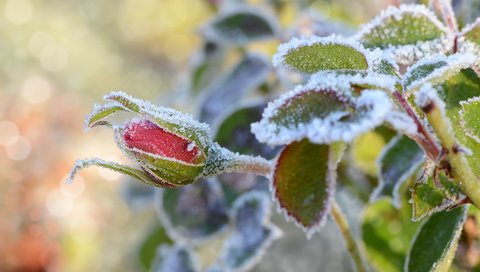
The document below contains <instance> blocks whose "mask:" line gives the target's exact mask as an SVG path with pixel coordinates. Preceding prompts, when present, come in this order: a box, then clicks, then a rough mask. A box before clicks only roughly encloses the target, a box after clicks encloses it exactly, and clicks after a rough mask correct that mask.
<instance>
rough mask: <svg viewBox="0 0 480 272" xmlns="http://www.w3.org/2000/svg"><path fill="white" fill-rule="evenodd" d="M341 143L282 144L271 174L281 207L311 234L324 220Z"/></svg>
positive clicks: (334, 180)
mask: <svg viewBox="0 0 480 272" xmlns="http://www.w3.org/2000/svg"><path fill="white" fill-rule="evenodd" d="M343 147H344V146H343V144H341V143H337V144H334V145H331V146H329V145H316V144H312V143H310V142H308V141H307V140H303V141H301V142H294V143H291V144H289V145H288V146H287V147H285V148H284V149H283V150H282V152H281V153H280V155H279V157H278V159H277V164H276V166H275V172H274V174H273V193H274V197H275V199H276V201H277V203H278V206H279V208H280V210H281V211H282V212H283V213H284V215H285V216H286V217H287V219H289V220H293V221H294V222H295V223H296V224H297V225H298V226H299V227H300V228H302V229H303V230H304V231H305V232H306V234H307V237H308V238H310V237H311V236H312V235H313V234H314V233H315V232H316V231H317V230H318V229H319V228H320V227H322V225H323V224H324V223H325V221H326V219H327V216H328V214H329V212H330V208H331V204H332V203H331V202H332V199H333V192H334V190H335V183H336V167H337V163H338V161H339V159H340V157H341V154H342V153H343Z"/></svg>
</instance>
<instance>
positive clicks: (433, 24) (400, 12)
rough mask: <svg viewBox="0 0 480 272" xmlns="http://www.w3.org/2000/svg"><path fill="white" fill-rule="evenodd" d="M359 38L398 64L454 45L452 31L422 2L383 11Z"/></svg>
mask: <svg viewBox="0 0 480 272" xmlns="http://www.w3.org/2000/svg"><path fill="white" fill-rule="evenodd" d="M356 38H357V39H358V40H359V41H361V42H362V43H363V44H364V45H365V47H367V48H381V49H383V50H384V51H385V52H386V53H387V54H390V55H391V56H392V57H393V58H394V59H395V60H396V61H397V62H398V63H401V64H405V65H410V64H412V63H414V62H415V61H417V60H419V59H421V58H425V57H429V56H433V55H436V54H439V53H440V54H441V53H445V52H447V51H448V50H450V49H451V48H452V46H453V39H454V37H453V34H451V33H450V32H449V30H448V29H447V27H446V26H445V25H443V24H442V23H441V22H440V21H439V20H438V18H437V17H436V16H435V14H433V12H432V11H430V10H429V9H427V8H426V7H425V6H423V5H401V6H400V7H393V6H392V7H389V8H387V9H386V10H384V11H382V13H381V14H380V15H378V16H377V17H375V18H374V19H373V20H372V21H370V22H369V23H368V24H366V25H364V26H363V27H362V29H361V30H360V31H359V33H358V34H357V36H356Z"/></svg>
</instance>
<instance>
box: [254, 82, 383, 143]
mask: <svg viewBox="0 0 480 272" xmlns="http://www.w3.org/2000/svg"><path fill="white" fill-rule="evenodd" d="M322 84H323V83H320V82H316V81H313V82H310V83H309V84H307V85H305V86H298V87H297V88H295V90H293V91H290V92H288V93H286V94H284V95H282V96H281V97H280V98H278V99H276V100H274V101H272V102H270V103H269V104H268V106H267V108H266V109H265V111H264V112H263V115H262V119H261V120H260V121H259V122H256V123H253V124H252V126H251V129H252V132H253V133H254V134H255V136H256V137H257V139H258V140H259V141H260V142H262V143H267V144H269V145H284V144H289V143H291V142H294V141H300V140H302V139H305V138H306V139H308V140H309V141H310V142H312V143H317V144H323V143H332V142H336V141H343V142H350V141H352V140H353V139H355V137H356V136H358V135H359V134H361V133H364V132H366V131H368V130H370V129H373V128H375V127H376V126H378V125H380V124H382V123H383V122H384V121H385V118H386V116H387V115H388V113H389V112H390V111H391V110H392V104H391V102H390V100H389V98H388V97H387V95H386V94H385V93H384V92H382V91H376V90H363V91H362V92H361V94H360V95H359V96H358V97H352V96H351V95H350V94H349V93H345V92H342V91H334V90H332V89H330V88H323V87H324V86H325V85H322ZM326 84H328V82H326ZM337 90H338V89H337Z"/></svg>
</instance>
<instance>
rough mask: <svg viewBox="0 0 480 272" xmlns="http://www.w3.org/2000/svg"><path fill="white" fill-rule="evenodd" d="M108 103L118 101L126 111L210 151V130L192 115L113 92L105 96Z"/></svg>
mask: <svg viewBox="0 0 480 272" xmlns="http://www.w3.org/2000/svg"><path fill="white" fill-rule="evenodd" d="M104 99H105V100H107V101H116V102H118V103H120V104H122V105H123V106H124V107H125V108H126V109H128V110H130V111H132V112H135V113H137V114H139V115H140V116H141V117H142V118H144V119H147V120H150V121H151V122H153V123H155V124H157V125H158V126H159V127H161V128H162V129H165V130H167V131H168V132H171V133H173V134H178V135H182V136H183V137H185V138H187V139H189V140H191V141H194V142H196V144H197V145H198V146H199V147H200V148H201V149H205V150H206V149H208V146H209V145H210V137H209V134H210V128H209V126H208V125H207V124H205V123H200V122H198V121H197V120H195V119H194V118H193V117H192V116H191V115H189V114H186V113H183V112H180V111H177V110H174V109H171V108H166V107H161V106H155V105H153V104H152V103H150V102H149V101H145V100H141V99H137V98H133V97H131V96H130V95H128V94H126V93H124V92H111V93H110V94H107V95H105V96H104Z"/></svg>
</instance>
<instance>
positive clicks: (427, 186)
mask: <svg viewBox="0 0 480 272" xmlns="http://www.w3.org/2000/svg"><path fill="white" fill-rule="evenodd" d="M424 175H427V176H428V177H427V178H426V180H425V181H423V182H420V183H417V184H415V185H414V187H413V190H412V210H413V211H412V212H413V213H412V220H413V221H419V220H421V219H423V218H424V217H426V216H429V215H431V214H433V213H436V212H440V211H444V210H445V209H448V208H449V207H452V206H453V205H455V204H457V203H459V202H460V201H461V200H463V199H465V195H464V194H463V192H462V190H461V189H460V188H459V187H458V186H457V185H456V184H455V183H453V182H451V181H450V180H448V178H447V177H446V176H445V175H444V174H443V173H439V177H438V183H439V185H440V187H439V186H437V185H436V184H435V181H434V180H433V177H432V175H431V174H427V173H424Z"/></svg>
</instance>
